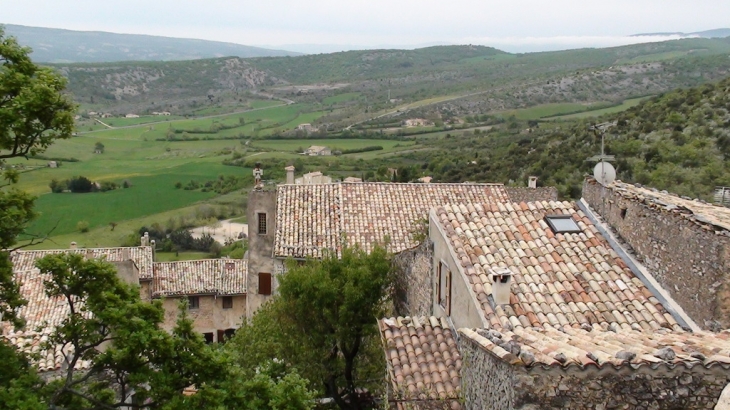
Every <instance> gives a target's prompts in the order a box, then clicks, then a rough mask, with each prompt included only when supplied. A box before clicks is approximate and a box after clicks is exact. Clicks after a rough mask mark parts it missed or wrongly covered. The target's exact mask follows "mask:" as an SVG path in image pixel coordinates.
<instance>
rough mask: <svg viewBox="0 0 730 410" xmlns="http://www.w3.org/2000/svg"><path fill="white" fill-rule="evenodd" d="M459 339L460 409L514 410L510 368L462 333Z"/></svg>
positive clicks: (511, 370) (513, 386) (512, 373)
mask: <svg viewBox="0 0 730 410" xmlns="http://www.w3.org/2000/svg"><path fill="white" fill-rule="evenodd" d="M459 336H460V337H459V338H458V339H457V342H458V344H459V353H461V362H462V365H461V374H460V376H461V396H462V399H463V402H464V409H465V410H482V409H490V410H512V409H514V408H515V407H514V406H513V403H514V399H515V385H516V380H515V372H514V369H513V367H512V366H511V365H509V364H507V363H505V362H504V361H502V360H500V359H499V358H497V357H495V356H494V355H492V354H491V353H488V352H487V351H485V350H484V349H482V347H481V346H480V345H479V344H478V343H476V342H475V341H474V340H472V339H470V338H468V337H465V336H464V335H463V334H462V335H459Z"/></svg>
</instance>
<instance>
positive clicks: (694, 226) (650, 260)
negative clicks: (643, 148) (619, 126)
mask: <svg viewBox="0 0 730 410" xmlns="http://www.w3.org/2000/svg"><path fill="white" fill-rule="evenodd" d="M583 199H584V200H585V201H586V202H587V203H588V205H589V206H590V207H591V208H592V209H593V210H594V211H595V212H596V213H598V214H599V215H600V216H601V217H602V218H603V220H604V221H605V222H606V223H607V224H608V225H610V227H611V228H612V229H613V230H614V231H615V232H616V234H618V236H619V237H620V238H621V239H623V240H624V241H625V242H626V244H627V245H628V246H629V247H631V248H632V249H633V252H634V253H635V255H636V257H637V259H639V260H640V261H642V263H643V264H644V265H646V266H647V268H648V269H650V270H651V271H652V272H653V274H654V278H655V279H656V280H657V281H658V282H659V283H660V284H661V286H662V287H663V288H664V289H665V290H667V291H668V292H669V293H670V294H671V296H672V298H673V299H674V300H675V301H676V302H677V303H679V304H680V305H681V306H682V308H683V309H684V310H685V311H686V312H687V313H688V314H689V315H690V317H692V319H693V320H694V321H695V322H696V323H697V324H698V325H700V326H702V327H703V328H705V329H713V330H717V329H720V328H723V329H724V328H728V327H730V209H727V208H723V207H718V206H713V205H710V204H705V203H702V202H699V201H697V200H689V199H685V198H680V197H677V196H674V195H671V194H668V193H666V192H659V191H656V190H650V189H646V188H642V187H638V186H634V185H630V184H625V183H621V182H620V181H617V182H615V183H613V184H611V185H610V186H608V187H604V186H603V185H601V184H598V183H597V182H596V181H595V180H593V179H587V180H586V181H585V183H584V184H583Z"/></svg>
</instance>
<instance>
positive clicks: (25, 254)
mask: <svg viewBox="0 0 730 410" xmlns="http://www.w3.org/2000/svg"><path fill="white" fill-rule="evenodd" d="M66 252H73V253H80V254H84V255H86V256H87V257H89V258H94V259H96V258H105V259H106V260H107V261H109V262H123V261H127V260H132V261H133V262H134V264H135V265H136V266H137V269H139V278H140V279H143V280H145V279H147V280H149V279H152V260H153V259H152V247H150V246H136V247H129V248H127V247H118V248H78V249H48V250H37V251H15V252H13V253H11V254H10V260H11V261H12V262H13V271H16V272H17V271H28V270H32V269H34V268H35V261H36V260H38V259H40V258H42V257H44V256H46V255H56V254H59V253H66Z"/></svg>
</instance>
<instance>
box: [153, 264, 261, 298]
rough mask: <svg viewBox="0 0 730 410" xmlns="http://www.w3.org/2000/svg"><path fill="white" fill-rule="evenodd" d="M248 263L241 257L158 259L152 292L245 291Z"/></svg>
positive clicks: (230, 292) (199, 292) (234, 293)
mask: <svg viewBox="0 0 730 410" xmlns="http://www.w3.org/2000/svg"><path fill="white" fill-rule="evenodd" d="M246 267H247V265H246V260H241V259H203V260H197V261H180V262H156V263H154V264H153V271H154V279H153V281H152V296H153V297H159V296H178V295H201V294H213V295H221V296H224V295H240V294H245V293H246Z"/></svg>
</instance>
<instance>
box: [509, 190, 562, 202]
mask: <svg viewBox="0 0 730 410" xmlns="http://www.w3.org/2000/svg"><path fill="white" fill-rule="evenodd" d="M504 189H505V191H507V195H509V198H510V200H512V202H535V201H557V200H558V189H557V188H556V187H554V186H544V187H537V188H527V187H509V186H506V187H504Z"/></svg>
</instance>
